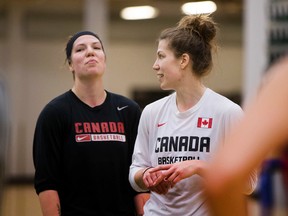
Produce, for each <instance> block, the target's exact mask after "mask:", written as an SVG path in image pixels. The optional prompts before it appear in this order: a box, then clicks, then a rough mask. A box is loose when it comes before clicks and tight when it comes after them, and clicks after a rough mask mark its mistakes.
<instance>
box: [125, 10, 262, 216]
mask: <svg viewBox="0 0 288 216" xmlns="http://www.w3.org/2000/svg"><path fill="white" fill-rule="evenodd" d="M216 32H217V27H216V23H215V22H214V21H213V19H212V18H211V17H210V16H209V15H188V16H184V17H183V18H182V19H181V20H180V22H179V23H178V25H176V26H175V27H172V28H168V29H165V30H164V31H162V32H161V34H160V37H159V40H158V49H157V57H156V61H155V63H154V65H153V69H154V70H155V72H156V74H157V78H158V80H159V82H160V87H161V88H162V89H163V90H173V91H175V92H173V93H172V94H170V95H169V96H167V97H164V98H162V99H160V100H157V101H155V102H153V103H151V104H149V105H147V106H146V107H145V108H144V110H143V112H142V115H141V119H140V123H139V129H138V134H137V139H136V143H135V148H134V153H133V160H132V165H131V166H130V174H129V180H130V184H131V185H132V187H133V188H134V189H135V190H137V191H148V190H150V191H151V196H150V199H149V200H148V201H147V202H146V204H145V206H144V215H145V216H152V215H157V216H176V215H181V216H182V215H185V216H188V215H189V216H191V215H202V216H204V215H205V216H206V215H209V212H208V208H207V205H206V198H205V195H204V188H203V173H204V171H205V170H206V169H207V166H208V162H209V160H210V158H211V157H212V155H213V153H214V152H215V150H216V149H217V148H218V147H219V144H218V143H219V141H220V140H221V139H225V136H226V135H227V133H228V132H229V130H230V127H231V126H232V125H234V124H235V123H236V122H238V121H239V120H240V119H241V118H242V116H243V112H242V109H241V107H240V106H239V105H238V104H236V103H234V102H232V101H231V100H229V99H228V98H226V97H224V96H222V95H220V94H218V93H216V92H215V91H213V90H212V89H210V88H208V87H206V86H205V84H204V83H203V77H204V76H205V75H207V74H208V73H209V72H210V71H211V69H212V66H213V64H212V53H213V49H214V48H215V47H216V44H215V37H216ZM253 177H254V178H249V182H248V183H247V187H246V188H245V189H243V192H244V193H247V194H250V193H251V192H252V191H253V189H254V187H255V179H256V176H255V175H254V176H253Z"/></svg>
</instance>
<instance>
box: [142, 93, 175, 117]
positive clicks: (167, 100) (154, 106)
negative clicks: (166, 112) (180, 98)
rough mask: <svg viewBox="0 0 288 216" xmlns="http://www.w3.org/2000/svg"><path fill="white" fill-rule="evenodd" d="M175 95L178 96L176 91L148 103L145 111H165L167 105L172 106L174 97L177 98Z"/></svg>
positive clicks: (152, 112)
mask: <svg viewBox="0 0 288 216" xmlns="http://www.w3.org/2000/svg"><path fill="white" fill-rule="evenodd" d="M175 97H176V94H175V92H173V93H171V94H170V95H168V96H165V97H163V98H161V99H158V100H156V101H154V102H152V103H150V104H148V105H146V106H145V108H144V110H143V112H145V113H151V114H155V112H160V111H163V108H164V109H165V108H166V107H170V105H171V101H173V99H175Z"/></svg>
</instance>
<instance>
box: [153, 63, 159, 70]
mask: <svg viewBox="0 0 288 216" xmlns="http://www.w3.org/2000/svg"><path fill="white" fill-rule="evenodd" d="M152 68H153V70H159V65H158V64H156V62H155V63H154V64H153V66H152Z"/></svg>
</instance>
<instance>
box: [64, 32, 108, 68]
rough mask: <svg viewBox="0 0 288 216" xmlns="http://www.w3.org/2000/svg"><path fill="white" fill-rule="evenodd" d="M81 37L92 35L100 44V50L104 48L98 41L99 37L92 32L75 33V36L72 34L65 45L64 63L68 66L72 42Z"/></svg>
mask: <svg viewBox="0 0 288 216" xmlns="http://www.w3.org/2000/svg"><path fill="white" fill-rule="evenodd" d="M83 35H92V36H94V37H96V38H97V39H98V40H99V41H100V43H101V46H102V49H103V51H104V47H103V43H102V41H101V39H100V37H99V36H98V35H97V34H95V33H94V32H91V31H80V32H77V33H76V34H74V35H73V36H71V37H70V38H69V40H68V42H67V44H66V49H65V51H66V61H68V63H69V64H70V63H71V53H72V48H73V44H74V42H75V41H76V40H77V38H79V37H80V36H83Z"/></svg>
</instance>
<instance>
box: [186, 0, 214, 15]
mask: <svg viewBox="0 0 288 216" xmlns="http://www.w3.org/2000/svg"><path fill="white" fill-rule="evenodd" d="M181 9H182V12H183V13H185V14H210V13H213V12H214V11H216V10H217V6H216V4H215V3H214V2H213V1H201V2H188V3H185V4H183V5H182V7H181Z"/></svg>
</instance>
